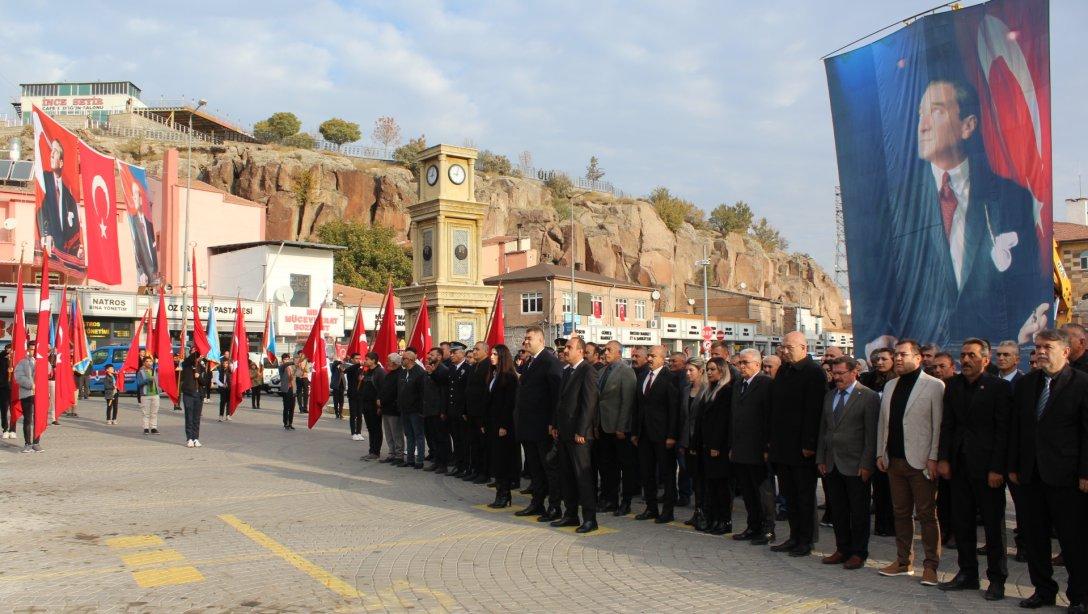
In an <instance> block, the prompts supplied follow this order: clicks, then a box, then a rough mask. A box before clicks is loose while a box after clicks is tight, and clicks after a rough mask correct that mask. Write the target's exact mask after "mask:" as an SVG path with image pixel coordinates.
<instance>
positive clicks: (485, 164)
mask: <svg viewBox="0 0 1088 614" xmlns="http://www.w3.org/2000/svg"><path fill="white" fill-rule="evenodd" d="M476 170H478V171H480V172H483V173H495V174H497V175H506V176H509V175H510V174H512V173H513V171H514V167H513V165H512V164H510V158H507V157H506V156H504V155H502V154H497V153H495V152H493V151H491V150H489V149H484V150H483V151H481V152H480V154H479V156H478V157H477V158H476Z"/></svg>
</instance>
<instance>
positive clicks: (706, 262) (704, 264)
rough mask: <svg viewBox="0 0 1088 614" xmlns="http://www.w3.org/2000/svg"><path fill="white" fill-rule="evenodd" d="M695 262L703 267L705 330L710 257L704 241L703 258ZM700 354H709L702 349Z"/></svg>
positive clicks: (708, 303)
mask: <svg viewBox="0 0 1088 614" xmlns="http://www.w3.org/2000/svg"><path fill="white" fill-rule="evenodd" d="M695 264H697V265H699V266H701V267H703V330H704V331H705V330H706V329H707V326H709V325H710V324H709V323H708V319H707V318H708V315H707V314H708V313H709V309H710V291H709V290H708V285H707V269H708V268H709V267H710V257H709V256H707V253H706V243H703V259H702V260H700V261H698V262H696V263H695ZM702 354H703V357H704V358H705V357H706V356H707V355H708V354H709V352H707V351H706V350H705V349H704V350H703V352H702Z"/></svg>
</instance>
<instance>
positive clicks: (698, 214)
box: [649, 187, 705, 232]
mask: <svg viewBox="0 0 1088 614" xmlns="http://www.w3.org/2000/svg"><path fill="white" fill-rule="evenodd" d="M649 201H650V204H651V205H653V207H654V211H657V215H658V217H660V218H661V221H662V222H664V223H665V226H667V227H668V229H669V230H671V231H673V232H676V231H678V230H680V227H681V226H683V225H684V222H687V223H689V224H691V225H692V226H696V227H699V228H701V227H703V226H704V224H705V222H703V210H702V209H700V208H698V207H696V206H695V203H692V202H691V201H688V200H684V199H683V198H679V197H677V196H673V195H672V194H671V193H670V192H669V189H668V188H665V187H657V188H654V191H653V192H650V196H649Z"/></svg>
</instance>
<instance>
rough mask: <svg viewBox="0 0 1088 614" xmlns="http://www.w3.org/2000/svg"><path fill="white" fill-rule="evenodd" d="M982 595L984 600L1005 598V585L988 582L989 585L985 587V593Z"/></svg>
mask: <svg viewBox="0 0 1088 614" xmlns="http://www.w3.org/2000/svg"><path fill="white" fill-rule="evenodd" d="M982 597H983V598H984V599H985V600H986V601H1001V600H1002V599H1004V598H1005V585H1004V584H998V583H996V582H990V587H989V588H987V589H986V594H984V595H983V596H982Z"/></svg>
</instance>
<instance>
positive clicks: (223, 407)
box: [219, 388, 230, 418]
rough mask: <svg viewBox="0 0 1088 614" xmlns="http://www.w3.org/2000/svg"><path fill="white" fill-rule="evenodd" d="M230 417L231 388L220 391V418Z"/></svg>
mask: <svg viewBox="0 0 1088 614" xmlns="http://www.w3.org/2000/svg"><path fill="white" fill-rule="evenodd" d="M227 415H230V388H220V389H219V417H220V418H222V417H223V416H227Z"/></svg>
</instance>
